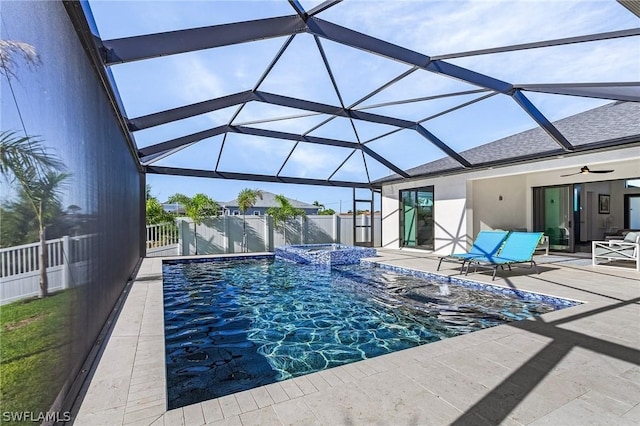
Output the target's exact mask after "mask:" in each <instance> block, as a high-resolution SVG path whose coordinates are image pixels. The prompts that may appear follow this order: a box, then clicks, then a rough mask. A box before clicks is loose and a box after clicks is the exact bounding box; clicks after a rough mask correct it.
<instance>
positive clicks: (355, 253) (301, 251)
mask: <svg viewBox="0 0 640 426" xmlns="http://www.w3.org/2000/svg"><path fill="white" fill-rule="evenodd" d="M375 256H376V249H374V248H371V247H356V246H347V245H344V244H302V245H291V246H282V247H278V248H276V257H277V258H281V259H286V260H289V261H292V262H296V263H305V264H314V265H327V266H331V265H351V264H353V263H360V259H362V258H365V257H375Z"/></svg>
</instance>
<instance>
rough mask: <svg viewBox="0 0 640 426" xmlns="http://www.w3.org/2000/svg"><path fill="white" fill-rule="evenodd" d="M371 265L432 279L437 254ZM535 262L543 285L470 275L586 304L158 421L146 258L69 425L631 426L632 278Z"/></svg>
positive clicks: (638, 388)
mask: <svg viewBox="0 0 640 426" xmlns="http://www.w3.org/2000/svg"><path fill="white" fill-rule="evenodd" d="M375 260H376V261H378V262H384V263H387V264H390V265H395V266H400V267H406V268H411V269H417V270H423V271H435V269H436V268H435V267H436V265H437V261H438V258H437V256H434V255H431V254H428V253H418V252H406V251H401V250H386V249H378V257H377V258H376V259H375ZM537 260H538V263H539V265H540V269H541V270H542V273H541V274H539V275H538V274H535V273H533V272H532V271H530V270H514V271H512V273H505V272H498V278H497V279H496V280H495V281H491V276H490V275H489V274H488V273H487V272H486V271H479V272H478V273H472V274H470V275H469V276H468V277H467V278H469V279H471V280H475V281H481V282H485V283H490V284H493V285H502V286H506V287H511V288H515V289H518V290H525V291H535V292H539V293H543V294H549V295H554V296H558V297H565V298H569V299H573V300H580V301H583V302H586V303H585V304H583V305H580V306H576V307H572V308H568V309H564V310H561V311H555V312H551V313H548V314H545V315H543V316H541V317H538V318H535V319H530V320H526V321H520V322H517V323H510V324H506V325H501V326H497V327H492V328H489V329H485V330H481V331H478V332H475V333H471V334H468V335H464V336H457V337H454V338H450V339H446V340H442V341H438V342H434V343H431V344H427V345H423V346H419V347H416V348H412V349H408V350H404V351H400V352H395V353H392V354H388V355H383V356H380V357H377V358H373V359H370V360H366V361H362V362H359V363H354V364H349V365H345V366H341V367H336V368H333V369H330V370H325V371H321V372H318V373H313V374H311V375H307V376H302V377H298V378H295V379H292V380H286V381H283V382H278V383H272V384H269V385H266V386H262V387H259V388H256V389H252V390H250V391H245V392H241V393H238V394H234V395H227V396H224V397H221V398H217V399H212V400H209V401H203V402H202V403H198V404H193V405H189V406H187V407H183V408H179V409H176V410H171V411H167V410H166V385H165V383H166V377H165V376H166V373H165V360H164V313H163V299H162V272H161V270H162V259H160V258H147V259H144V261H143V262H142V264H141V267H140V269H139V271H138V275H137V277H136V281H134V282H133V284H132V285H131V286H130V287H129V292H128V294H127V295H126V301H125V303H124V306H123V308H122V310H121V312H120V313H119V317H118V318H117V320H116V322H115V324H114V325H113V328H112V329H111V332H110V335H109V337H108V341H107V343H106V346H105V347H104V351H103V352H102V354H101V358H100V361H99V363H98V365H97V367H96V368H95V370H94V371H93V375H92V378H91V381H90V382H89V384H88V386H87V388H86V389H85V393H84V398H83V400H82V403H81V405H80V407H79V410H78V412H77V414H76V418H75V421H74V424H77V425H91V426H93V425H154V426H162V425H171V426H173V425H181V424H184V425H186V426H191V425H202V424H207V425H245V426H246V425H272V424H273V425H287V424H295V425H342V424H354V425H360V424H362V425H365V424H394V425H395V424H397V425H401V424H425V425H429V424H434V425H441V424H452V423H455V424H460V425H462V424H474V425H484V424H486V425H493V424H498V423H499V424H501V425H523V424H526V425H559V424H562V425H574V424H575V425H578V424H580V425H582V424H597V425H599V424H603V425H604V424H616V425H627V424H629V425H631V424H638V423H640V274H638V273H637V272H635V271H633V270H630V269H625V268H594V267H591V266H580V265H579V263H580V262H572V261H571V258H569V257H562V256H556V255H552V256H538V259H537ZM582 263H583V264H584V262H582ZM438 273H441V274H442V275H448V276H459V275H458V270H457V268H456V267H455V265H452V266H451V267H448V265H443V268H442V270H441V271H440V272H438Z"/></svg>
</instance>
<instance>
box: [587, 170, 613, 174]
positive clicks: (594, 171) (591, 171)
mask: <svg viewBox="0 0 640 426" xmlns="http://www.w3.org/2000/svg"><path fill="white" fill-rule="evenodd" d="M612 171H613V170H590V171H589V173H611V172H612Z"/></svg>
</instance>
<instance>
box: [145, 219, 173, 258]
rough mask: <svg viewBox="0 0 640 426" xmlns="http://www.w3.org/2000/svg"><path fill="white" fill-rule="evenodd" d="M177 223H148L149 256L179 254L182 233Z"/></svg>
mask: <svg viewBox="0 0 640 426" xmlns="http://www.w3.org/2000/svg"><path fill="white" fill-rule="evenodd" d="M178 231H179V230H178V226H177V225H176V224H175V223H160V224H156V225H147V231H146V235H147V256H148V257H154V256H177V255H178V254H179V250H178V248H179V245H178V243H179V242H180V234H179V232H178Z"/></svg>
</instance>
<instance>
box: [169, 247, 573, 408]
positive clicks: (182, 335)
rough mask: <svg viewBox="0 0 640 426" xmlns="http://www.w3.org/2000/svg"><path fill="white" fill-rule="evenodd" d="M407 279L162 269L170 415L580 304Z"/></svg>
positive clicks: (352, 271) (375, 273) (280, 265)
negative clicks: (180, 409) (173, 411)
mask: <svg viewBox="0 0 640 426" xmlns="http://www.w3.org/2000/svg"><path fill="white" fill-rule="evenodd" d="M400 272H406V271H391V270H387V269H384V268H381V267H375V266H374V265H372V264H369V265H342V266H334V267H332V268H327V267H320V266H314V265H299V264H292V263H290V262H286V261H281V260H274V258H273V256H268V257H263V258H254V259H244V260H224V259H223V260H217V261H206V262H202V261H198V262H193V261H171V262H165V263H164V264H163V281H164V304H165V350H166V362H167V397H168V408H169V409H173V408H177V407H181V406H184V405H188V404H192V403H196V402H199V401H203V400H207V399H211V398H216V397H220V396H223V395H228V394H231V393H234V392H239V391H242V390H246V389H251V388H254V387H257V386H261V385H265V384H268V383H273V382H276V381H279V380H284V379H287V378H290V377H296V376H300V375H304V374H308V373H311V372H315V371H320V370H322V369H326V368H331V367H335V366H338V365H343V364H346V363H350V362H354V361H359V360H363V359H367V358H372V357H375V356H378V355H382V354H385V353H390V352H394V351H398V350H402V349H407V348H410V347H415V346H418V345H421V344H425V343H429V342H434V341H437V340H441V339H445V338H448V337H452V336H456V335H459V334H465V333H469V332H472V331H476V330H480V329H482V328H487V327H492V326H495V325H498V324H504V323H505V322H508V321H516V320H520V319H524V318H529V317H531V316H533V315H540V314H543V313H545V312H549V311H552V310H556V309H561V308H564V307H568V306H573V305H575V304H577V303H576V302H573V301H567V300H563V299H556V298H551V297H546V296H540V295H535V294H532V293H524V292H514V291H512V290H509V289H503V288H500V287H496V286H490V285H485V284H480V283H473V282H467V281H465V280H455V279H454V280H453V282H457V284H455V283H452V282H449V281H451V279H448V278H447V280H445V279H443V278H441V279H439V280H438V279H435V277H432V276H429V275H428V274H420V273H417V272H413V273H412V274H408V273H400ZM461 284H463V285H461Z"/></svg>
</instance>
